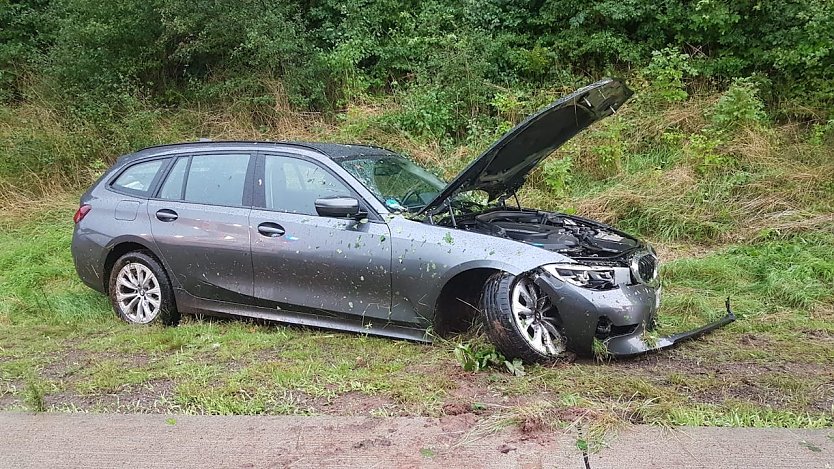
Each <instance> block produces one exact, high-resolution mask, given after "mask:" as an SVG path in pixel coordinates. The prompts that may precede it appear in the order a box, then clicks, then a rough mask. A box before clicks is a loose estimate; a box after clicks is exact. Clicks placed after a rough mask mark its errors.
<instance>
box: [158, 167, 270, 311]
mask: <svg viewBox="0 0 834 469" xmlns="http://www.w3.org/2000/svg"><path fill="white" fill-rule="evenodd" d="M250 161H251V163H250ZM253 163H254V157H253V156H252V155H250V154H248V153H246V152H234V153H229V152H225V153H207V154H195V155H191V156H181V157H179V158H178V159H177V161H176V162H175V163H174V165H173V166H172V168H171V170H170V171H169V173H168V175H167V177H166V179H165V182H164V183H163V184H162V186H161V187H160V189H159V192H158V194H157V197H155V198H154V199H151V200H149V201H148V215H149V216H150V219H151V231H152V233H153V237H154V240H155V241H156V245H157V247H158V248H159V251H160V253H161V254H162V257H163V262H165V264H166V265H168V266H169V272H172V273H173V274H174V275H175V277H176V282H174V283H175V285H176V284H179V286H181V287H182V288H183V289H184V290H185V291H187V292H188V293H190V294H191V295H193V296H196V297H199V298H206V299H211V300H220V301H231V302H245V301H247V298H250V297H251V295H252V262H251V253H250V251H249V249H250V242H249V212H250V211H251V208H250V207H249V205H250V203H249V201H248V200H246V199H247V198H249V199H251V195H250V192H251V184H249V186H250V190H245V188H246V187H247V179H248V180H249V181H251V174H252V173H253V172H254V164H253ZM250 164H251V167H250ZM247 174H249V175H250V177H249V178H247ZM172 280H173V279H172Z"/></svg>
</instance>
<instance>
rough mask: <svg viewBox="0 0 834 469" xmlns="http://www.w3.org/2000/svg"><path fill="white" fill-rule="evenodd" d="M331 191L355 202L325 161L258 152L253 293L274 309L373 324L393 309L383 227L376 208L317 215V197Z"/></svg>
mask: <svg viewBox="0 0 834 469" xmlns="http://www.w3.org/2000/svg"><path fill="white" fill-rule="evenodd" d="M333 196H349V197H354V198H357V199H359V200H360V201H361V198H360V197H359V196H358V195H357V194H356V193H355V191H353V190H351V189H350V187H349V186H348V185H347V184H345V182H344V181H343V180H342V179H340V178H339V177H338V176H337V175H336V174H335V173H334V172H333V171H332V170H331V169H329V168H327V167H326V165H325V164H324V163H323V162H318V161H314V160H312V159H307V158H305V157H300V156H295V155H289V154H263V155H261V156H260V158H259V162H258V167H257V175H256V177H255V191H254V197H255V199H254V207H253V209H252V213H251V215H250V229H251V234H250V237H251V239H252V266H253V270H254V284H255V297H257V298H258V299H260V300H261V301H262V302H266V303H267V304H268V305H269V306H270V307H273V308H279V309H280V308H287V309H289V310H290V311H296V312H301V313H310V312H312V313H318V314H321V313H322V312H324V311H326V312H331V313H337V315H339V316H343V317H348V318H352V319H357V318H358V319H362V320H364V322H363V323H364V324H368V323H371V324H377V325H378V324H379V321H378V319H385V320H387V319H388V316H389V312H390V310H391V308H390V307H391V272H390V271H391V236H390V233H389V231H388V226H387V225H386V224H385V223H384V222H383V221H382V220H380V219H379V217H378V216H375V214H372V215H371V216H370V217H369V219H362V220H355V219H345V218H330V217H323V216H319V215H318V214H317V213H316V208H315V201H316V199H319V198H323V197H333ZM362 204H363V205H364V203H362Z"/></svg>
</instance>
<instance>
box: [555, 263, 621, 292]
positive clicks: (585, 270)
mask: <svg viewBox="0 0 834 469" xmlns="http://www.w3.org/2000/svg"><path fill="white" fill-rule="evenodd" d="M542 269H544V270H545V271H546V272H547V273H549V274H550V275H552V276H554V277H556V278H558V279H559V280H561V281H563V282H567V283H570V284H571V285H576V286H577V287H582V288H590V289H592V290H609V289H611V288H615V287H616V286H617V284H616V283H615V281H614V269H612V268H610V267H598V266H591V265H582V264H548V265H545V266H542Z"/></svg>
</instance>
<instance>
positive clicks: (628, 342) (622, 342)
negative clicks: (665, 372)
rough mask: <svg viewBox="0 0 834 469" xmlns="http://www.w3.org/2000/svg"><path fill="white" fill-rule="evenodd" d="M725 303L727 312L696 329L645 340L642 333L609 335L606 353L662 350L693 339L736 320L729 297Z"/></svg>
mask: <svg viewBox="0 0 834 469" xmlns="http://www.w3.org/2000/svg"><path fill="white" fill-rule="evenodd" d="M725 305H726V308H727V314H726V315H725V316H724V317H723V318H721V319H719V320H718V321H715V322H711V323H709V324H706V325H704V326H701V327H699V328H697V329H692V330H691V331H687V332H679V333H677V334H672V335H670V336H666V337H659V338H657V339H653V340H649V341H646V337H644V336H643V334H636V335H629V336H621V337H611V338H610V339H607V340H605V342H604V343H605V345H606V349H607V352H608V355H609V356H611V357H617V358H619V357H630V356H634V355H640V354H644V353H650V352H654V351H657V350H663V349H667V348H670V347H673V346H675V345H676V344H678V343H679V342H683V341H686V340H690V339H694V338H696V337H700V336H702V335H704V334H707V333H709V332H712V331H714V330H715V329H718V328H719V327H723V326H726V325H727V324H729V323H731V322H733V321H735V320H736V315H735V314H734V313H733V311H732V309H730V299H729V298H727V301H726V303H725Z"/></svg>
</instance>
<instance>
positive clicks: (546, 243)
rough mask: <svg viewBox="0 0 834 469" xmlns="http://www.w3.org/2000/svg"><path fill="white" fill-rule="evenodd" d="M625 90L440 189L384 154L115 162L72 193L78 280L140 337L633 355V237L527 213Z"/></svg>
mask: <svg viewBox="0 0 834 469" xmlns="http://www.w3.org/2000/svg"><path fill="white" fill-rule="evenodd" d="M631 94H632V93H631V91H630V90H629V89H628V88H627V87H626V86H625V85H624V84H623V83H622V82H620V81H618V80H615V79H604V80H602V81H600V82H597V83H594V84H592V85H590V86H588V87H585V88H582V89H580V90H578V91H576V92H575V93H573V94H571V95H569V96H566V97H564V98H562V99H560V100H558V101H556V102H554V103H553V104H551V105H550V106H548V107H546V108H544V109H543V110H541V111H540V112H538V113H536V114H535V115H533V116H531V117H529V118H528V119H527V120H525V121H524V122H522V123H521V124H519V125H518V126H517V127H515V128H514V129H512V130H511V131H510V132H508V133H507V134H506V135H505V136H503V137H502V138H501V139H500V140H499V141H497V142H496V143H495V144H493V145H492V146H491V147H490V148H489V149H487V150H486V151H485V152H484V153H483V154H482V155H481V156H479V157H478V158H477V159H476V160H474V161H473V162H472V163H471V164H470V165H469V166H468V167H467V168H466V169H465V170H464V171H463V172H462V173H461V174H460V175H459V176H458V177H456V178H455V179H454V180H452V181H451V182H449V183H446V182H444V181H442V180H441V179H439V178H438V177H436V176H435V175H433V174H432V173H430V172H428V171H426V170H424V169H422V168H420V167H418V166H416V165H415V164H413V163H412V162H410V161H409V160H407V159H405V158H403V157H401V156H398V155H396V154H394V153H392V152H391V151H388V150H385V149H383V148H377V147H371V146H362V145H337V144H327V143H302V142H280V143H279V142H199V143H181V144H173V145H164V146H158V147H152V148H146V149H143V150H140V151H138V152H136V153H132V154H129V155H125V156H122V157H121V158H119V159H118V161H117V162H116V164H114V165H113V167H112V168H110V169H109V170H108V171H107V172H106V173H105V174H104V175H103V176H102V177H101V178H100V179H99V181H98V182H96V183H95V184H94V185H93V186H92V188H90V189H89V190H88V191H87V192H86V193H84V195H83V196H82V197H81V204H80V207H79V209H78V211H77V212H76V214H75V230H74V233H73V241H72V254H73V257H74V259H75V266H76V269H77V271H78V274H79V276H80V277H81V279H82V280H83V281H84V283H86V284H87V285H89V286H90V287H92V288H94V289H96V290H98V291H101V292H103V293H106V294H108V295H109V297H110V299H111V301H112V304H113V308H114V309H115V311H116V313H117V314H118V315H119V316H120V317H121V318H122V319H124V320H125V321H128V322H130V323H136V324H146V323H152V322H161V323H164V324H168V325H175V324H177V323H178V321H179V319H180V315H181V314H183V313H192V314H214V315H231V316H244V317H251V318H260V319H267V320H276V321H282V322H286V323H292V324H301V325H306V326H315V327H326V328H335V329H341V330H347V331H355V332H360V331H361V332H364V333H370V334H379V335H384V336H390V337H395V338H402V339H410V340H416V341H431V340H432V338H433V337H435V336H436V335H443V334H449V333H454V332H458V331H462V330H465V329H467V328H468V327H469V326H471V324H472V323H473V321H475V320H478V321H480V322H481V323H482V324H483V327H484V328H485V330H486V332H487V334H488V336H489V337H490V339H491V340H492V341H493V342H494V343H495V345H496V347H497V348H498V349H499V350H500V351H501V352H502V353H503V354H505V355H506V356H508V357H513V358H521V359H523V360H525V361H527V362H547V361H552V360H554V359H556V358H558V357H560V356H561V355H563V354H565V353H566V352H567V351H573V352H576V353H580V354H589V353H591V352H592V350H593V351H595V352H599V349H600V348H601V347H600V345H601V346H602V348H603V349H604V350H605V351H606V353H609V354H611V355H633V354H638V353H642V352H646V351H649V350H654V349H658V348H663V347H667V346H670V345H673V344H674V343H675V342H677V341H679V340H682V339H686V338H690V337H694V336H696V335H699V334H702V333H704V332H707V331H709V330H712V329H714V328H716V327H719V326H721V325H724V324H726V323H728V322H730V321H732V320H733V319H734V316H733V315H732V313H731V312H730V309H729V304H728V305H727V315H726V316H725V317H724V318H723V319H721V320H719V321H716V322H714V323H712V324H708V325H706V326H704V327H702V328H699V329H696V330H694V331H689V332H685V333H681V334H676V335H673V336H670V337H665V338H659V339H658V338H654V339H651V340H648V339H646V337H647V336H648V334H646V331H649V330H651V329H652V328H653V327H654V325H655V318H656V315H657V311H658V308H659V306H660V283H659V279H658V259H657V255H656V254H655V251H654V250H653V249H652V247H651V246H649V245H648V244H646V243H645V242H643V241H641V240H639V239H636V238H635V237H633V236H631V235H629V234H627V233H624V232H622V231H619V230H617V229H615V228H613V227H611V226H608V225H605V224H602V223H598V222H595V221H593V220H589V219H586V218H582V217H579V216H573V215H567V214H564V213H554V212H545V211H540V210H536V209H528V208H523V207H521V206H520V204H519V203H518V198H517V197H516V192H517V191H518V190H519V188H520V187H521V186H522V184H524V181H525V177H526V176H527V175H528V173H529V172H530V171H531V170H532V169H533V168H535V167H536V165H537V164H539V163H540V162H541V161H542V160H543V159H544V158H545V157H546V156H547V155H549V154H550V153H552V152H553V151H554V150H555V149H556V148H557V147H559V146H560V145H561V144H563V143H564V142H565V141H567V140H568V139H570V138H571V137H572V136H574V135H575V134H576V133H578V132H579V131H581V130H582V129H584V128H586V127H588V126H589V125H591V124H593V123H594V122H595V121H597V120H600V119H602V118H604V117H606V116H608V115H610V114H612V113H614V112H615V111H616V110H617V109H618V108H619V107H620V106H621V105H622V104H623V103H624V102H625V101H626V100H627V99H628V98H629V97H630V96H631Z"/></svg>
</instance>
